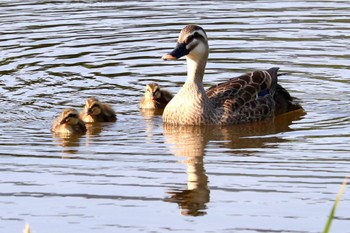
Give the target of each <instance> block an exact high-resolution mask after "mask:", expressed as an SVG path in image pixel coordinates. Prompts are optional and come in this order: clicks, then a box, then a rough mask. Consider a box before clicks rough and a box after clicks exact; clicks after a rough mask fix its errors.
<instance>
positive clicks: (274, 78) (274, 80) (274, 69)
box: [267, 67, 280, 96]
mask: <svg viewBox="0 0 350 233" xmlns="http://www.w3.org/2000/svg"><path fill="white" fill-rule="evenodd" d="M279 69H280V68H279V67H272V68H270V69H268V70H267V72H268V73H269V74H270V76H271V78H272V83H271V88H270V93H271V95H272V96H274V95H275V93H276V88H277V81H278V78H277V77H278V76H279V75H278V74H277V73H278V70H279Z"/></svg>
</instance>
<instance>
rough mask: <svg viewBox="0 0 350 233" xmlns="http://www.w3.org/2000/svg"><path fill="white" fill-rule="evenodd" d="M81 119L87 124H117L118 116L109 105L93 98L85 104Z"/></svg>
mask: <svg viewBox="0 0 350 233" xmlns="http://www.w3.org/2000/svg"><path fill="white" fill-rule="evenodd" d="M80 118H81V119H82V120H83V121H84V122H85V123H94V122H115V121H116V120H117V114H116V113H115V111H114V110H113V109H112V107H110V106H109V105H108V104H105V103H102V102H100V101H99V100H98V99H97V98H95V97H91V98H89V99H88V100H86V102H85V106H84V109H83V111H81V112H80Z"/></svg>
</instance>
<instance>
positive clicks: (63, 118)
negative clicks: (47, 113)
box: [51, 108, 86, 135]
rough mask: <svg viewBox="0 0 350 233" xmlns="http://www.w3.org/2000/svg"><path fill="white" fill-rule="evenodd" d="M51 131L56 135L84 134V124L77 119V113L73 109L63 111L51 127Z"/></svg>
mask: <svg viewBox="0 0 350 233" xmlns="http://www.w3.org/2000/svg"><path fill="white" fill-rule="evenodd" d="M51 130H52V132H54V133H58V134H67V135H70V134H84V133H86V127H85V123H84V122H83V121H82V120H81V119H80V118H79V113H78V111H77V110H75V109H74V108H67V109H64V110H63V112H62V113H61V114H60V115H59V116H58V117H57V118H56V120H55V121H54V122H53V124H52V126H51Z"/></svg>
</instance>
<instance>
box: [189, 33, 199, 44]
mask: <svg viewBox="0 0 350 233" xmlns="http://www.w3.org/2000/svg"><path fill="white" fill-rule="evenodd" d="M199 38H203V36H202V35H201V34H200V33H198V32H195V33H194V34H192V35H189V36H188V37H187V38H186V44H189V43H191V42H192V40H193V39H199Z"/></svg>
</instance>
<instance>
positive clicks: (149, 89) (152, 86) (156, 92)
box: [145, 83, 161, 100]
mask: <svg viewBox="0 0 350 233" xmlns="http://www.w3.org/2000/svg"><path fill="white" fill-rule="evenodd" d="M145 97H146V98H148V99H152V100H156V99H159V98H160V97H161V93H160V87H159V85H158V84H157V83H149V84H147V85H146V92H145Z"/></svg>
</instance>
